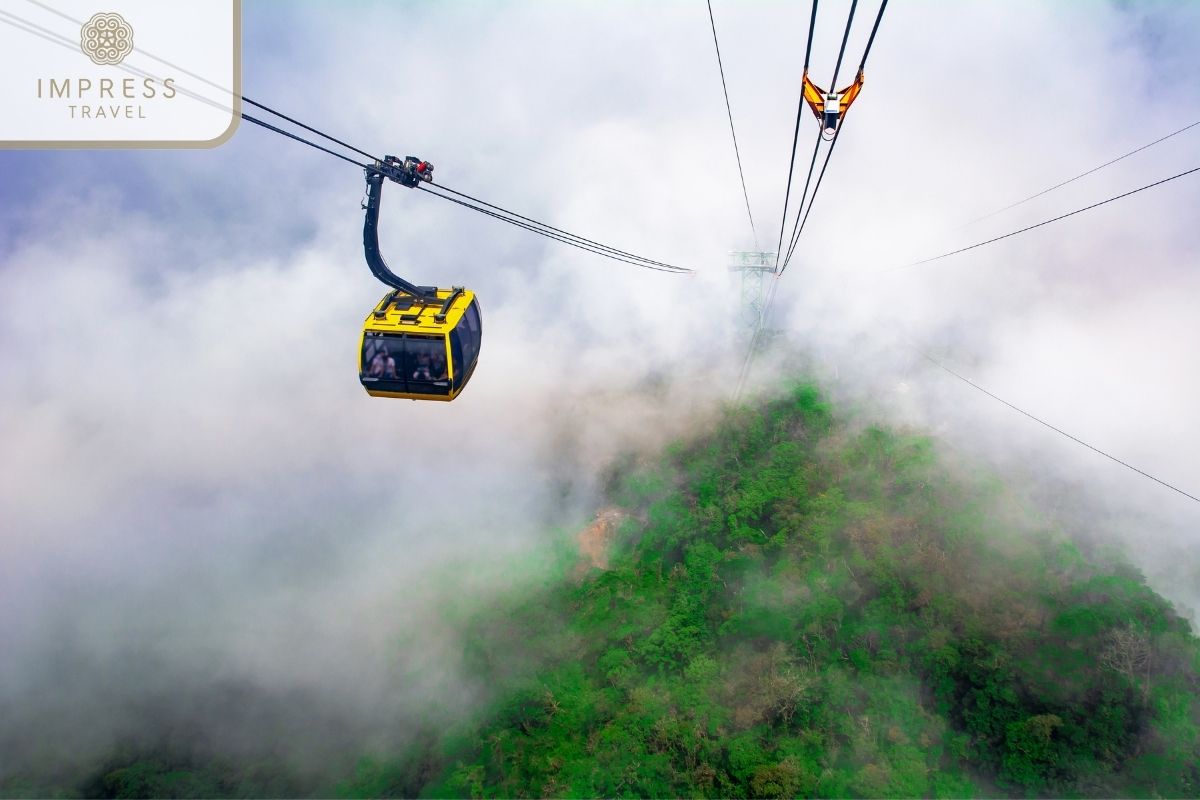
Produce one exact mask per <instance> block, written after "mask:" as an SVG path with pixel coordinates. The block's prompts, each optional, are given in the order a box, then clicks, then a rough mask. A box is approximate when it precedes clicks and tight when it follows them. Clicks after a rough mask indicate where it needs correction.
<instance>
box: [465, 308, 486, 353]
mask: <svg viewBox="0 0 1200 800" xmlns="http://www.w3.org/2000/svg"><path fill="white" fill-rule="evenodd" d="M463 322H464V323H466V327H465V329H464V334H465V335H464V339H463V358H464V359H465V360H466V362H467V363H468V364H470V363H471V362H473V361H474V360H475V358H476V357H477V356H478V355H479V345H480V342H481V340H482V339H483V325H482V321H481V320H480V318H479V305H478V304H477V303H476V302H475V301H474V300H472V301H471V305H469V306H467V310H466V313H464V314H463Z"/></svg>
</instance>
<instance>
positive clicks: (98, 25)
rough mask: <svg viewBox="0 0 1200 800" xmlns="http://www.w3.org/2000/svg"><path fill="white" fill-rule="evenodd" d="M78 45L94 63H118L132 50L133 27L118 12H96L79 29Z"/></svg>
mask: <svg viewBox="0 0 1200 800" xmlns="http://www.w3.org/2000/svg"><path fill="white" fill-rule="evenodd" d="M79 47H80V49H81V50H83V54H84V55H86V56H87V57H88V58H90V59H91V60H92V61H93V62H94V63H96V64H120V63H121V62H122V61H124V60H125V56H127V55H129V54H130V53H131V52H133V28H132V27H131V26H130V25H129V23H128V22H126V21H125V19H124V18H123V17H122V16H121V15H120V14H96V15H94V16H93V17H92V18H91V19H89V20H88V21H87V22H86V23H84V25H83V28H82V29H81V30H80V32H79Z"/></svg>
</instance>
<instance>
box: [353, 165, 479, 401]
mask: <svg viewBox="0 0 1200 800" xmlns="http://www.w3.org/2000/svg"><path fill="white" fill-rule="evenodd" d="M366 173H367V201H366V203H365V204H364V205H363V208H364V209H365V210H366V212H367V213H366V218H365V219H364V221H363V250H364V253H365V255H366V258H367V266H368V267H370V268H371V274H373V275H374V276H375V277H376V278H378V279H379V280H380V281H382V282H383V283H385V284H387V285H388V286H391V287H392V291H390V292H388V293H387V294H386V295H384V297H383V300H381V301H380V302H379V305H377V306H376V307H375V309H374V310H373V311H372V312H371V313H370V314H368V315H367V319H366V322H364V323H363V332H362V339H361V340H360V341H359V363H358V377H359V380H360V381H362V385H363V388H364V389H366V390H367V394H369V395H371V396H372V397H401V398H407V399H409V400H453V399H454V398H455V397H458V395H459V393H460V392H462V390H463V387H465V386H466V385H467V381H469V380H471V375H472V374H473V373H474V372H475V362H476V361H478V360H479V347H480V345H481V344H482V342H483V320H482V319H481V317H480V316H479V303H478V301H476V299H475V293H474V292H471V291H467V290H466V289H464V288H462V287H461V286H456V287H454V288H452V289H438V288H437V287H434V286H416V285H414V284H412V283H409V282H408V281H406V280H405V279H404V278H401V277H400V276H399V275H396V274H395V273H394V272H392V271H391V270H390V269H389V268H388V265H387V262H385V261H384V260H383V254H382V253H380V252H379V200H380V195H381V193H382V191H383V182H384V180H385V179H387V180H391V181H395V182H396V183H399V184H400V185H402V186H407V187H409V188H410V189H414V188H416V187H418V186H420V185H421V183H422V182H430V181H432V180H433V165H432V164H430V163H428V162H426V161H422V160H421V159H419V158H416V157H415V156H408V157H407V158H405V159H404V160H403V161H401V160H400V159H399V158H397V157H395V156H384V158H383V160H382V161H376V162H375V163H374V164H373V165H371V166H370V167H368V168H367V170H366Z"/></svg>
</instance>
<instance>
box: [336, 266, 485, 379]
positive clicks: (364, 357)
mask: <svg viewBox="0 0 1200 800" xmlns="http://www.w3.org/2000/svg"><path fill="white" fill-rule="evenodd" d="M435 291H436V299H435V298H434V297H429V296H426V297H424V298H422V299H419V300H418V299H416V298H413V297H411V296H408V295H405V294H402V293H400V292H399V291H393V292H388V294H387V295H385V296H384V298H383V300H382V301H381V302H380V303H379V305H378V306H376V308H375V310H374V311H372V312H371V313H370V314H369V315H367V319H366V322H365V323H364V324H363V335H362V346H361V348H360V358H361V361H360V363H359V379H360V380H361V381H362V385H363V388H365V389H366V390H367V394H369V395H371V396H372V397H400V398H407V399H410V400H453V399H454V398H455V397H457V396H458V394H459V392H461V391H462V390H463V387H464V386H466V385H467V381H469V380H470V379H471V374H472V373H473V372H474V371H475V362H476V360H477V359H478V358H479V346H480V343H481V342H482V338H483V327H482V320H481V318H480V316H479V304H478V303H477V302H475V293H474V292H470V291H467V290H466V289H463V288H461V287H455V288H453V289H437V290H435Z"/></svg>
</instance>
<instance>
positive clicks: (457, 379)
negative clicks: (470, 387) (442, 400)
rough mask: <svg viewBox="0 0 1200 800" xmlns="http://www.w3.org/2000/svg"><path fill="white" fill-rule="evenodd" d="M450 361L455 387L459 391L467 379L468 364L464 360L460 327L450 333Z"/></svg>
mask: <svg viewBox="0 0 1200 800" xmlns="http://www.w3.org/2000/svg"><path fill="white" fill-rule="evenodd" d="M450 360H451V362H452V364H453V368H454V387H455V388H456V389H457V388H459V387H461V386H462V385H463V378H465V377H467V369H468V365H467V362H466V361H464V360H463V349H462V337H461V336H459V335H458V327H457V326H456V327H455V328H454V330H452V331H450Z"/></svg>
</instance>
